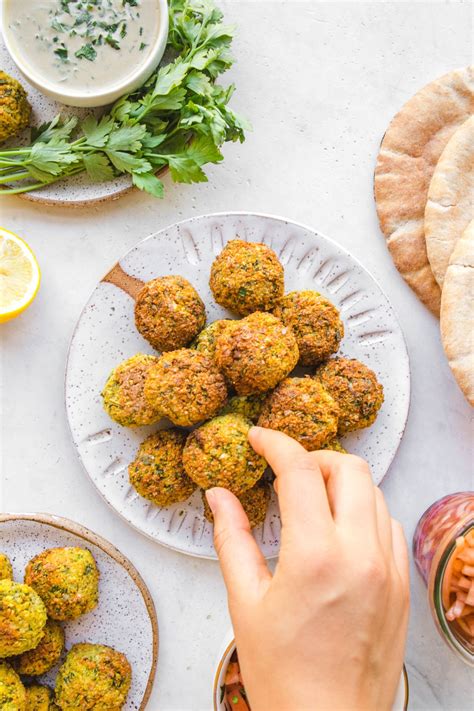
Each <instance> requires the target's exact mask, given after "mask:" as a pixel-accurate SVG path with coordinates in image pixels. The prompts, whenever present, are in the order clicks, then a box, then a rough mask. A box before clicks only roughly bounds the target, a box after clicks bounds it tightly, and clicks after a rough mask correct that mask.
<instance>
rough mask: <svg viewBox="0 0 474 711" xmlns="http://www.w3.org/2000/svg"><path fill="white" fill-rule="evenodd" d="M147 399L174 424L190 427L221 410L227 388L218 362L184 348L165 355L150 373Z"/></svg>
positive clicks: (146, 388)
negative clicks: (217, 364) (218, 367)
mask: <svg viewBox="0 0 474 711" xmlns="http://www.w3.org/2000/svg"><path fill="white" fill-rule="evenodd" d="M145 397H146V399H147V401H148V402H149V403H150V404H151V406H152V407H155V408H156V409H158V410H160V412H161V413H162V414H163V415H164V416H165V417H167V418H168V419H170V420H171V422H172V423H173V424H175V425H180V426H181V427H189V426H191V425H195V424H196V423H197V422H201V421H202V420H207V419H208V418H210V417H213V416H214V415H215V414H216V412H218V411H219V410H220V409H221V407H222V406H223V405H224V403H225V402H226V400H227V387H226V383H225V380H224V376H223V375H222V373H220V372H219V370H218V369H217V366H216V364H215V363H214V361H212V360H211V359H210V358H208V357H207V356H205V355H203V354H202V353H200V352H199V351H193V350H189V349H186V348H182V349H181V350H179V351H171V352H170V353H164V355H162V356H161V358H160V359H159V361H158V363H157V364H156V365H155V366H154V367H153V368H152V369H151V370H150V372H149V374H148V377H147V379H146V382H145Z"/></svg>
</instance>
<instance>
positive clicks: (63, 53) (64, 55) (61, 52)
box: [54, 44, 68, 62]
mask: <svg viewBox="0 0 474 711" xmlns="http://www.w3.org/2000/svg"><path fill="white" fill-rule="evenodd" d="M54 54H55V55H56V56H57V57H59V59H61V60H62V61H63V62H67V59H68V52H67V49H66V47H65V46H64V45H63V44H61V47H57V48H56V49H55V50H54Z"/></svg>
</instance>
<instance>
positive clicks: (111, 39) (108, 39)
mask: <svg viewBox="0 0 474 711" xmlns="http://www.w3.org/2000/svg"><path fill="white" fill-rule="evenodd" d="M105 41H106V42H107V44H109V45H110V46H111V47H113V48H114V49H120V43H119V41H118V40H116V39H115V37H112V35H107V36H106V38H105Z"/></svg>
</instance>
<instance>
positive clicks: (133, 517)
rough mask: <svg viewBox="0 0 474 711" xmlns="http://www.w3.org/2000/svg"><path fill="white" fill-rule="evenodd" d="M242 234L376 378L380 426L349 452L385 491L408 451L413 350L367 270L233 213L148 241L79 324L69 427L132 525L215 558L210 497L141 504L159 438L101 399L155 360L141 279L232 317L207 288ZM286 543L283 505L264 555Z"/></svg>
mask: <svg viewBox="0 0 474 711" xmlns="http://www.w3.org/2000/svg"><path fill="white" fill-rule="evenodd" d="M236 235H239V236H240V237H241V238H242V239H247V240H249V241H255V242H264V243H266V244H268V245H270V246H271V247H272V248H273V249H275V251H276V252H277V254H278V255H279V257H280V259H281V261H282V263H283V264H284V267H285V286H286V290H287V291H290V290H292V289H316V290H318V291H321V292H322V293H324V294H325V295H326V296H328V297H329V299H331V300H332V301H333V302H334V303H335V304H336V306H337V307H338V308H339V309H340V311H341V316H342V318H343V320H344V323H345V328H346V335H345V338H344V340H343V342H342V346H341V352H342V353H343V354H344V355H348V356H351V357H355V358H359V359H360V360H362V361H363V362H364V363H366V364H367V365H368V366H369V367H370V368H372V369H373V370H374V371H375V372H376V373H377V375H378V377H379V379H380V381H381V382H382V384H383V386H384V390H385V402H384V405H383V407H382V409H381V411H380V414H379V417H378V419H377V421H376V423H375V424H374V425H373V426H372V427H371V428H370V429H366V430H361V431H360V432H355V433H352V434H350V435H348V436H347V437H344V439H343V443H344V445H345V446H346V448H347V449H348V450H349V451H350V452H353V453H355V454H359V455H360V456H362V457H364V458H366V459H367V460H368V461H369V463H370V465H371V468H372V473H373V478H374V480H375V482H376V483H379V482H380V481H381V480H382V478H383V477H384V475H385V473H386V472H387V469H388V467H389V466H390V463H391V461H392V459H393V457H394V455H395V452H396V450H397V447H398V445H399V443H400V440H401V437H402V435H403V430H404V427H405V422H406V418H407V413H408V404H409V396H410V373H409V364H408V355H407V351H406V346H405V342H404V339H403V335H402V332H401V330H400V326H399V324H398V321H397V319H396V317H395V314H394V312H393V309H392V307H391V306H390V303H389V302H388V300H387V297H386V296H385V294H384V293H383V291H382V290H381V289H380V287H379V285H378V284H377V283H376V282H375V281H374V279H373V278H372V277H371V275H370V274H369V273H368V272H367V271H366V270H365V269H364V268H363V267H362V265H361V264H359V262H358V261H357V260H356V259H354V257H352V256H351V255H350V254H349V253H348V252H346V251H345V250H344V249H342V248H341V247H339V246H338V245H337V244H335V243H334V242H332V241H331V240H329V239H328V238H327V237H323V236H322V235H320V234H318V233H316V232H314V231H313V230H311V229H309V228H307V227H303V226H301V225H298V224H295V223H293V222H288V221H285V220H283V219H279V218H275V217H269V216H265V215H254V214H246V213H232V214H218V215H207V216H203V217H197V218H193V219H191V220H187V221H185V222H181V223H178V224H175V225H172V226H171V227H168V228H166V229H164V230H162V231H161V232H158V233H156V234H154V235H151V236H150V237H148V238H147V239H145V240H143V241H142V242H140V243H139V244H138V245H137V246H136V247H134V248H133V249H132V250H131V251H130V252H128V254H126V255H125V256H124V257H123V258H122V259H121V260H120V263H119V264H118V265H116V266H115V267H114V268H113V269H112V270H111V272H109V274H108V275H107V276H106V277H105V278H104V280H102V282H100V283H99V284H98V285H97V287H96V289H95V291H94V293H93V294H92V296H91V298H90V300H89V302H88V303H87V305H86V307H85V308H84V311H83V312H82V315H81V317H80V319H79V322H78V324H77V327H76V330H75V333H74V336H73V339H72V343H71V348H70V353H69V360H68V365H67V375H66V406H67V413H68V417H69V423H70V426H71V431H72V436H73V439H74V443H75V445H76V448H77V450H78V452H79V456H80V458H81V460H82V462H83V464H84V467H85V469H86V471H87V472H88V474H89V476H90V477H91V479H92V481H93V482H94V483H95V485H96V486H97V488H98V490H99V491H100V493H101V494H102V495H103V496H104V498H105V499H106V500H107V501H108V502H109V504H110V505H111V506H112V507H113V508H114V509H115V510H116V511H117V512H118V513H119V514H121V516H123V517H124V518H125V519H126V520H127V521H128V522H129V523H130V524H132V525H133V526H135V528H137V529H139V530H140V531H142V532H143V533H145V534H146V535H148V536H150V537H151V538H153V539H155V540H156V541H159V542H160V543H162V544H164V545H166V546H169V547H171V548H174V549H176V550H179V551H182V552H183V553H188V554H191V555H197V556H202V557H209V558H215V551H214V546H213V543H212V526H211V525H210V524H209V523H207V522H206V520H205V519H204V516H203V513H202V505H201V498H200V494H199V493H198V492H196V493H195V494H194V495H193V496H192V497H191V498H190V499H189V500H188V501H187V502H185V503H184V504H176V505H175V506H171V507H169V508H163V509H159V508H157V507H156V506H154V505H153V504H151V503H150V502H147V501H146V500H145V499H142V498H140V497H139V496H138V494H136V492H135V491H134V490H133V489H132V488H131V487H130V485H129V482H128V475H127V465H128V464H129V463H130V462H131V461H132V460H133V459H134V456H135V453H136V451H137V448H138V445H139V443H140V442H141V440H143V439H144V437H145V436H146V435H147V434H148V433H149V432H151V431H153V428H151V427H148V428H139V429H127V428H124V427H120V426H119V425H117V424H115V423H114V422H113V421H112V420H111V419H110V418H109V417H108V416H107V414H106V413H105V412H104V410H103V408H102V402H101V397H100V392H101V390H102V388H103V385H104V383H105V381H106V379H107V377H108V375H109V373H110V371H111V370H112V368H113V367H114V366H116V365H117V364H118V363H119V362H120V361H122V360H123V359H125V358H129V357H130V356H132V355H134V354H135V353H137V352H145V353H152V352H153V351H152V349H151V348H150V346H149V345H148V343H147V342H146V341H145V340H144V339H143V338H142V337H141V336H140V334H139V333H138V332H137V330H136V329H135V322H134V315H133V308H134V300H133V298H131V296H130V295H129V294H132V295H133V294H134V293H136V290H137V288H138V287H139V286H140V284H141V282H140V281H139V280H143V281H147V280H149V279H152V278H153V277H157V276H160V275H165V274H181V275H182V276H184V277H186V278H187V279H189V281H190V282H191V283H192V284H193V285H194V286H195V287H196V289H197V290H198V292H199V293H200V295H201V296H202V298H203V299H204V302H205V304H206V308H207V315H208V320H209V321H214V320H215V319H218V318H223V317H227V318H228V317H229V314H228V313H227V312H225V310H224V309H222V308H221V307H219V306H217V305H216V304H215V303H214V302H213V299H212V295H211V292H210V289H209V285H208V280H209V273H210V268H211V263H212V261H213V259H214V258H215V256H216V255H217V254H218V253H219V252H220V251H221V250H222V247H223V245H224V244H225V243H226V242H227V240H229V239H232V238H234V237H235V236H236ZM116 284H119V286H117V285H116ZM279 535H280V519H279V514H278V508H277V505H276V502H275V500H274V499H273V500H272V503H271V506H270V509H269V513H268V515H267V519H266V521H265V523H264V525H263V526H262V527H260V528H258V529H256V531H255V536H256V539H257V541H258V543H259V544H260V546H261V548H262V551H263V553H264V555H265V556H267V557H272V556H275V555H277V554H278V547H279Z"/></svg>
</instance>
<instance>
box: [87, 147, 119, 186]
mask: <svg viewBox="0 0 474 711" xmlns="http://www.w3.org/2000/svg"><path fill="white" fill-rule="evenodd" d="M82 160H83V162H84V167H85V169H86V171H87V175H88V176H89V178H90V179H91V180H92V181H93V182H94V183H105V182H106V181H107V180H112V178H113V177H114V171H113V168H112V166H111V165H110V161H109V160H108V159H107V157H106V156H105V155H104V154H103V153H86V154H85V155H84V157H83V159H82Z"/></svg>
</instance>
